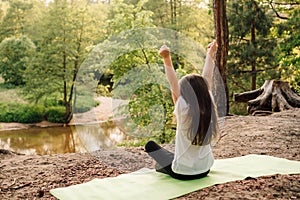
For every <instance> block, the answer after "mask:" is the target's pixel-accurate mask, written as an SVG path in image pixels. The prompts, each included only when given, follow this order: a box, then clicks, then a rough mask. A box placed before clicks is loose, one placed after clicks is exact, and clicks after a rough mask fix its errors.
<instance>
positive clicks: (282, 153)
mask: <svg viewBox="0 0 300 200" xmlns="http://www.w3.org/2000/svg"><path fill="white" fill-rule="evenodd" d="M165 147H166V148H168V149H169V150H174V145H172V144H169V145H166V146H165ZM299 152H300V109H295V110H290V111H285V112H281V113H275V114H273V115H270V116H261V117H258V116H230V117H227V118H226V124H225V126H224V128H223V130H222V138H221V140H220V142H219V143H218V145H217V146H216V147H215V148H214V155H215V158H216V159H221V158H230V157H236V156H242V155H247V154H263V155H271V156H276V157H281V158H287V159H291V160H297V161H300V154H299ZM258 164H259V163H258ZM153 166H154V162H153V161H152V160H151V159H150V158H149V157H148V156H147V154H146V153H145V152H144V149H143V147H135V148H124V147H122V148H121V147H119V148H115V149H112V150H106V151H99V152H93V153H86V154H63V155H47V156H38V155H36V156H32V155H31V156H27V155H18V154H16V153H13V152H9V151H6V150H0V199H55V198H54V197H53V196H51V195H50V193H49V190H50V189H52V188H56V187H64V186H69V185H74V184H79V183H83V182H87V181H89V180H92V179H94V178H104V177H113V176H117V175H119V174H122V173H128V172H131V171H135V170H138V169H140V168H143V167H149V168H152V167H153ZM177 199H300V174H297V175H273V176H265V177H259V178H248V179H246V180H242V181H234V182H229V183H226V184H220V185H215V186H212V187H208V188H205V189H202V190H200V191H196V192H193V193H190V194H187V195H184V196H182V197H179V198H177Z"/></svg>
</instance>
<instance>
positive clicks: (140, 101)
mask: <svg viewBox="0 0 300 200" xmlns="http://www.w3.org/2000/svg"><path fill="white" fill-rule="evenodd" d="M220 5H222V7H220ZM220 9H223V10H221V12H222V15H218V12H219V13H220ZM299 12H300V2H299V1H298V0H295V1H286V0H285V1H284V0H277V1H273V0H243V1H237V0H232V1H227V2H226V1H208V0H189V1H182V0H176V1H175V0H170V1H165V0H142V1H137V0H112V1H110V0H107V1H105V0H75V1H73V0H49V1H47V0H8V1H6V0H1V4H0V75H1V88H0V89H1V93H2V95H5V94H6V92H7V91H8V90H13V91H16V93H17V96H20V97H21V98H22V101H13V102H11V101H5V100H1V102H0V108H1V111H0V121H2V122H23V123H32V122H38V121H41V120H43V119H46V120H48V121H52V122H64V123H68V122H69V121H70V120H71V118H72V116H73V114H74V113H78V112H86V111H88V110H89V109H91V108H92V107H94V106H96V105H97V102H95V101H94V99H93V97H94V95H98V96H110V97H114V98H120V99H125V100H128V101H129V108H128V110H129V112H130V116H131V120H132V121H133V122H134V123H133V124H136V125H139V126H141V127H148V129H149V125H151V126H152V127H161V126H163V128H162V129H163V131H162V130H161V128H159V130H157V131H158V135H161V134H162V135H165V134H166V133H167V132H168V131H170V130H171V131H172V128H170V126H172V112H173V105H172V101H171V95H170V92H169V90H168V88H167V86H165V85H164V83H165V77H164V76H162V75H161V74H162V73H160V72H161V71H162V69H161V64H162V61H161V59H160V57H159V56H158V54H157V50H158V48H159V45H162V44H169V45H171V47H172V48H173V49H174V50H175V52H174V57H173V62H174V67H175V69H176V72H177V74H178V76H179V77H180V76H183V75H185V74H187V73H191V72H198V73H200V72H201V65H202V64H203V63H202V62H203V60H204V57H205V48H206V46H207V44H208V43H209V42H210V41H212V40H213V39H214V38H216V37H218V40H220V41H219V42H220V43H219V44H222V45H219V47H218V48H219V54H217V57H218V55H219V58H216V59H219V60H218V62H219V63H217V65H219V66H218V67H219V69H220V73H221V76H222V78H223V81H224V83H225V84H224V85H225V90H226V94H227V111H226V113H227V114H228V113H231V114H247V109H246V104H243V103H237V102H234V100H233V95H234V94H235V93H241V92H245V91H249V90H255V89H257V88H259V87H260V86H262V85H263V83H264V82H265V81H266V80H281V81H286V82H288V83H289V85H290V87H291V88H292V90H293V91H294V92H296V93H298V94H299V93H300V80H299V79H300V65H299V62H300V23H299V22H300V20H299V19H300V14H299ZM218 17H219V18H218ZM220 21H221V22H220ZM218 31H219V32H218ZM220 31H221V32H220ZM195 51H197V52H195ZM195 65H197V66H195ZM199 66H200V67H199ZM84 67H86V68H84ZM83 77H84V78H83ZM82 83H84V84H82ZM85 83H89V84H87V85H88V86H87V85H85ZM92 83H93V84H92ZM128 83H130V84H128ZM83 85H84V87H83V88H81V87H82V86H83ZM87 87H88V88H89V89H87ZM75 93H76V95H75ZM7 94H8V93H7ZM2 99H3V98H2ZM161 110H163V111H164V112H161ZM25 113H26V114H25ZM149 113H150V114H149ZM162 113H163V114H162ZM162 115H163V116H162ZM157 119H158V120H157ZM161 119H162V120H161ZM155 121H156V122H157V121H158V122H159V123H161V121H163V122H164V123H163V125H157V124H155V123H154V122H155ZM151 130H152V131H153V129H151ZM154 130H155V129H154ZM155 131H156V130H155ZM155 131H154V132H155ZM164 138H165V136H164Z"/></svg>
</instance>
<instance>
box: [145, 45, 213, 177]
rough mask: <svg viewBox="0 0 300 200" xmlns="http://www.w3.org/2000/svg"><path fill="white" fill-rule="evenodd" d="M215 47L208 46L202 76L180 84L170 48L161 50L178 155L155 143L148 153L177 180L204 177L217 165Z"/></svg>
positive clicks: (147, 150)
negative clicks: (215, 156) (215, 158)
mask: <svg viewBox="0 0 300 200" xmlns="http://www.w3.org/2000/svg"><path fill="white" fill-rule="evenodd" d="M216 47H217V44H216V41H213V42H212V43H211V44H209V45H208V51H207V55H206V59H205V64H204V68H203V73H202V76H200V75H198V74H190V75H186V76H184V77H183V78H182V79H181V80H180V81H179V82H178V80H177V78H176V74H175V71H174V68H173V64H172V60H171V56H170V50H169V48H168V47H167V46H165V45H164V46H162V47H161V48H160V50H159V54H160V55H161V56H162V58H163V60H164V66H165V73H166V76H167V79H168V81H169V84H170V87H171V92H172V99H173V102H174V104H175V110H174V114H175V115H176V119H177V129H176V139H175V153H174V154H173V153H171V152H169V151H167V150H166V149H164V148H162V147H161V146H159V145H158V144H157V143H155V142H154V141H149V142H148V143H147V144H146V146H145V151H146V152H147V153H148V154H149V155H150V156H151V157H152V158H153V159H154V160H155V161H156V166H155V168H156V171H158V172H162V173H166V174H169V175H170V176H172V177H173V178H176V179H180V180H191V179H197V178H201V177H205V176H206V175H207V174H208V173H209V170H210V168H211V166H212V165H213V162H214V157H213V153H212V148H211V143H212V142H214V141H216V140H217V136H218V123H217V112H216V108H215V104H214V102H213V98H212V95H211V91H210V90H211V85H212V74H213V67H214V66H213V56H214V53H215V50H216Z"/></svg>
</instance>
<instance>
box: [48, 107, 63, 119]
mask: <svg viewBox="0 0 300 200" xmlns="http://www.w3.org/2000/svg"><path fill="white" fill-rule="evenodd" d="M65 115H66V108H65V107H62V106H53V107H49V108H47V109H46V112H45V118H46V120H47V121H49V122H54V123H63V122H65V119H64V117H65Z"/></svg>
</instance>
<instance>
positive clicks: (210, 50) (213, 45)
mask: <svg viewBox="0 0 300 200" xmlns="http://www.w3.org/2000/svg"><path fill="white" fill-rule="evenodd" d="M217 47H218V45H217V41H216V40H214V41H212V42H211V43H210V44H208V46H207V53H208V54H209V55H210V57H211V58H213V57H214V54H215V52H216V50H217Z"/></svg>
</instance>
